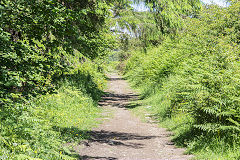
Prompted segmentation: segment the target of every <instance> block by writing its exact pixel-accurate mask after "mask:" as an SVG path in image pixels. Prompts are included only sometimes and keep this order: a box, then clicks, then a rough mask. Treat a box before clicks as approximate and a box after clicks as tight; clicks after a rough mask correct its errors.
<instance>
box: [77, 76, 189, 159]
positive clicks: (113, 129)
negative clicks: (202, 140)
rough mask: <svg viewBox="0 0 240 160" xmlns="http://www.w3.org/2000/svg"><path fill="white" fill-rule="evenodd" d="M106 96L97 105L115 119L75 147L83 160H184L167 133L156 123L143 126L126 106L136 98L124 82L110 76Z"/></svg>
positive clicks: (181, 150) (185, 157)
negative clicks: (109, 112)
mask: <svg viewBox="0 0 240 160" xmlns="http://www.w3.org/2000/svg"><path fill="white" fill-rule="evenodd" d="M109 78H110V80H109V84H108V86H109V89H108V90H107V92H108V94H107V95H106V96H105V97H103V100H102V101H101V102H100V103H99V105H101V106H103V107H110V109H111V110H112V111H113V113H114V116H113V118H111V119H110V120H107V121H105V122H104V123H103V124H102V125H100V126H99V128H96V129H93V131H92V132H90V135H91V139H90V140H88V141H86V142H85V143H84V144H82V145H79V146H77V147H76V148H75V150H76V152H77V153H78V154H79V155H80V156H81V157H82V159H84V160H90V159H98V160H118V159H119V160H185V159H190V158H191V157H192V156H189V155H183V152H184V150H183V149H179V148H176V147H175V146H174V145H173V144H172V142H170V141H169V136H170V133H169V132H167V131H166V130H165V129H163V128H158V127H157V125H156V124H150V123H143V122H141V121H140V120H139V118H137V117H134V116H133V115H132V114H131V113H130V111H128V110H127V109H126V108H125V106H127V104H128V103H129V101H131V100H134V99H137V95H135V94H134V93H133V91H132V90H131V89H130V88H129V85H128V84H127V82H126V81H125V80H122V79H121V77H120V76H118V75H117V74H111V75H109Z"/></svg>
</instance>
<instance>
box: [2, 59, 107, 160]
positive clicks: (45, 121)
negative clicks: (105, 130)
mask: <svg viewBox="0 0 240 160" xmlns="http://www.w3.org/2000/svg"><path fill="white" fill-rule="evenodd" d="M94 66H95V65H94V64H92V63H85V64H84V65H81V68H79V70H78V71H77V73H75V74H69V75H66V76H65V77H64V78H62V80H61V82H58V86H59V88H58V89H56V90H55V93H52V94H46V95H41V96H37V97H36V98H31V99H28V100H25V101H24V102H21V103H15V104H14V105H15V106H14V107H5V108H4V110H2V113H4V114H1V118H2V121H1V139H0V140H1V144H0V157H1V159H24V160H25V159H37V158H39V159H54V160H55V159H74V158H77V157H78V156H76V155H74V152H72V151H70V149H71V147H69V146H68V147H67V146H65V145H64V144H65V143H71V144H73V145H74V144H76V143H79V142H80V141H81V140H82V139H86V138H87V136H88V134H87V133H86V132H87V131H89V130H90V129H91V128H92V127H94V126H95V125H97V122H96V118H98V117H100V114H99V113H100V112H101V109H100V108H98V107H97V101H98V100H99V98H100V96H101V94H102V89H103V87H104V81H105V80H104V79H105V77H104V76H103V75H100V73H99V72H97V68H96V67H94ZM94 75H95V76H94Z"/></svg>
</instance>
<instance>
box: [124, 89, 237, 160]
mask: <svg viewBox="0 0 240 160" xmlns="http://www.w3.org/2000/svg"><path fill="white" fill-rule="evenodd" d="M133 88H135V89H136V87H133ZM137 89H138V90H139V89H140V90H142V91H144V89H143V88H139V87H138V88H137ZM161 94H162V93H161V92H157V93H155V94H153V95H151V96H149V97H147V98H144V99H142V100H139V101H134V102H132V104H130V106H134V107H128V109H129V110H131V111H132V113H133V114H134V115H136V116H139V117H140V118H141V120H142V121H144V122H148V121H149V120H151V121H154V122H157V123H158V125H159V126H160V127H164V128H167V129H168V130H170V131H172V132H173V133H174V134H173V136H172V138H171V139H172V141H173V142H174V143H175V145H177V146H178V147H186V149H187V150H186V152H185V153H186V154H194V155H195V158H194V159H199V160H200V159H211V160H226V159H229V160H235V159H238V158H239V157H240V152H239V151H240V147H239V145H238V141H231V140H232V138H231V140H230V138H229V139H228V138H227V136H226V135H225V137H224V135H223V136H222V135H219V136H218V135H215V134H211V133H208V134H206V133H205V132H202V133H201V132H199V130H195V129H194V128H193V126H192V125H193V122H194V119H193V118H192V117H191V115H189V114H184V113H179V114H175V115H174V116H171V117H169V116H167V112H168V108H167V105H168V104H167V103H168V102H167V100H165V102H164V101H163V100H162V99H161ZM142 96H143V97H144V94H143V95H142ZM223 137H224V138H223ZM235 139H237V137H235Z"/></svg>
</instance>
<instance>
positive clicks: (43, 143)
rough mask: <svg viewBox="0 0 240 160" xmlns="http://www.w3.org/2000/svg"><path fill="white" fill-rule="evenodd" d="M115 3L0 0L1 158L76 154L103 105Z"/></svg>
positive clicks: (53, 157)
mask: <svg viewBox="0 0 240 160" xmlns="http://www.w3.org/2000/svg"><path fill="white" fill-rule="evenodd" d="M110 6H111V4H110V2H106V1H97V2H95V1H90V0H89V1H81V2H80V1H55V0H53V1H49V0H41V1H22V0H15V1H11V0H3V1H1V2H0V19H1V22H0V123H1V126H0V159H19V160H20V159H24V160H26V159H29V160H30V159H48V160H50V159H52V160H56V159H73V158H77V157H76V156H75V157H74V155H73V154H72V153H71V152H70V151H69V148H68V147H63V145H64V144H65V143H67V142H78V141H79V140H81V139H82V138H84V137H86V136H87V135H86V134H85V131H86V130H89V129H90V128H91V127H92V126H94V125H95V118H96V117H98V116H99V114H98V113H99V112H100V110H99V109H98V108H97V107H96V106H97V101H98V100H99V98H100V96H101V94H102V90H103V87H104V81H105V80H104V79H105V78H104V74H103V67H101V66H102V65H103V59H104V56H106V55H107V54H108V50H110V48H111V47H112V45H113V40H112V36H111V35H110V31H109V29H108V28H107V27H106V25H107V19H108V18H109V15H110V11H109V7H110Z"/></svg>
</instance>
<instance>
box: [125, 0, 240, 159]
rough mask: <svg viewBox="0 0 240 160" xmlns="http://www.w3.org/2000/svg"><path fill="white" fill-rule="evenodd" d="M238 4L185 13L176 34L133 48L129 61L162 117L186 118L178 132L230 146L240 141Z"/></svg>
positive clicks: (135, 77) (131, 75) (132, 73)
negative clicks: (190, 14)
mask: <svg viewBox="0 0 240 160" xmlns="http://www.w3.org/2000/svg"><path fill="white" fill-rule="evenodd" d="M239 7H240V3H239V2H237V3H233V4H232V5H231V6H230V7H228V8H221V7H217V6H208V8H206V9H204V10H203V11H202V12H201V14H200V15H198V16H197V18H187V19H185V27H184V28H183V30H181V31H180V32H179V33H178V36H177V37H176V38H174V39H173V38H165V40H164V41H163V43H162V44H161V45H160V46H159V47H157V48H153V49H149V50H148V52H147V53H142V52H138V51H137V52H136V53H132V56H131V57H130V58H129V59H128V60H127V62H126V67H125V74H126V76H127V77H128V78H129V79H130V80H132V81H133V84H134V85H135V86H136V87H140V88H141V89H142V95H143V98H146V97H148V99H147V100H146V101H148V103H150V104H152V105H154V107H153V109H152V111H153V113H155V114H157V115H158V116H161V118H159V119H161V120H162V121H163V120H164V121H165V122H169V119H172V120H176V118H177V117H178V118H180V119H183V120H178V122H177V123H176V124H175V125H174V126H175V128H178V129H179V130H181V131H182V133H179V137H184V136H183V135H184V134H185V135H188V134H189V132H190V133H191V134H190V135H191V136H186V137H184V138H185V140H188V139H189V137H198V136H201V135H202V134H203V135H205V136H206V135H208V136H207V137H208V138H207V139H208V140H209V141H211V140H212V141H215V140H216V138H217V139H219V141H221V143H222V142H223V143H224V144H225V147H226V148H228V145H230V146H231V147H230V148H231V149H230V150H231V151H232V152H235V151H236V150H238V149H239V146H240V138H239V137H240V110H239V109H240V107H239V106H240V101H239V94H240V93H239V87H240V85H239V84H240V83H239V82H240V73H239V69H240V68H239V67H240V65H239V53H240V50H239V34H238V32H239V29H238V28H239V22H240V19H239V15H238V12H237V11H238V10H239ZM183 117H188V118H187V119H185V118H183ZM169 123H171V122H169ZM170 128H171V127H170ZM173 128H174V127H173ZM184 128H185V129H184ZM185 131H186V132H185ZM181 134H182V135H181ZM196 139H198V138H196ZM196 139H195V142H197V140H196ZM199 139H200V138H199ZM204 139H205V140H206V138H202V140H204ZM198 143H199V141H198ZM214 144H218V143H214ZM219 144H220V142H219ZM196 145H197V144H196ZM206 145H208V144H207V143H206ZM201 147H203V148H204V146H201ZM193 148H194V147H193ZM203 148H202V149H203ZM210 148H211V149H212V150H213V151H214V150H215V149H214V148H212V147H210ZM216 148H217V147H216ZM218 149H219V148H218ZM203 150H204V149H203ZM195 151H196V150H195ZM205 151H206V150H205ZM214 153H216V152H215V151H214ZM226 153H228V154H230V153H231V152H227V151H226ZM216 154H217V153H216ZM220 154H221V153H219V155H220ZM237 157H238V158H239V154H235V158H237Z"/></svg>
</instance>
